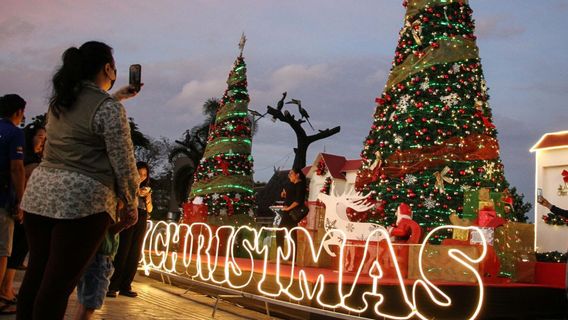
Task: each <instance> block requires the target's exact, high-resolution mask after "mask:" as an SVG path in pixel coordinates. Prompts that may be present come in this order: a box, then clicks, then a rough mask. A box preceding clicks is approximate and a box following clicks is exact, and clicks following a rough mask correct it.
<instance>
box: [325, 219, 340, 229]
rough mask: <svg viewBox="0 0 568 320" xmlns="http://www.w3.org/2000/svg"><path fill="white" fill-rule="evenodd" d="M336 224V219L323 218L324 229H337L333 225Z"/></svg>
mask: <svg viewBox="0 0 568 320" xmlns="http://www.w3.org/2000/svg"><path fill="white" fill-rule="evenodd" d="M336 224H337V220H333V221H331V220H329V218H325V230H332V229H337V227H336V226H335V225H336Z"/></svg>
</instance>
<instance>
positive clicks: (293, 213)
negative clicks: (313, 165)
mask: <svg viewBox="0 0 568 320" xmlns="http://www.w3.org/2000/svg"><path fill="white" fill-rule="evenodd" d="M288 179H289V180H290V181H289V183H288V184H287V185H286V187H285V190H284V191H283V192H282V195H283V196H284V208H283V209H282V212H281V215H282V220H281V222H280V225H279V227H280V228H286V229H288V230H290V229H292V228H294V227H295V226H297V225H298V223H299V222H300V221H301V220H302V219H303V218H304V217H305V216H306V214H307V211H308V210H307V208H306V194H307V190H306V176H305V175H304V173H303V172H302V170H300V169H298V168H294V169H292V170H290V172H289V173H288ZM291 236H292V240H293V241H294V243H296V242H297V241H296V239H297V236H296V232H292V234H291ZM276 244H277V245H278V246H279V247H281V248H284V233H283V232H277V233H276Z"/></svg>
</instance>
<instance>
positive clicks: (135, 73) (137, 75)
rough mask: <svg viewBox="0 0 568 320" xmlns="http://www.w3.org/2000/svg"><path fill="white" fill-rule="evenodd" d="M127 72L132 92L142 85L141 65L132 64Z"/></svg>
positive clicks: (138, 89)
mask: <svg viewBox="0 0 568 320" xmlns="http://www.w3.org/2000/svg"><path fill="white" fill-rule="evenodd" d="M128 73H129V84H130V87H131V90H133V91H134V92H138V91H140V87H141V86H142V66H141V65H139V64H133V65H131V66H130V69H129V72H128Z"/></svg>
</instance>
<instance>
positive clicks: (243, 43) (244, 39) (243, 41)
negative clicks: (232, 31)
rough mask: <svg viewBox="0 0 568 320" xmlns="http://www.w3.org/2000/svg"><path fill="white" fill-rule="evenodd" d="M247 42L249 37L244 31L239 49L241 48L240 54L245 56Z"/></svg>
mask: <svg viewBox="0 0 568 320" xmlns="http://www.w3.org/2000/svg"><path fill="white" fill-rule="evenodd" d="M246 43H247V37H246V36H245V33H244V32H243V34H242V35H241V40H240V41H239V49H241V53H240V56H241V57H242V56H243V50H244V49H245V44H246Z"/></svg>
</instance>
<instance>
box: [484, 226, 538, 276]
mask: <svg viewBox="0 0 568 320" xmlns="http://www.w3.org/2000/svg"><path fill="white" fill-rule="evenodd" d="M493 245H494V247H495V250H496V251H497V255H498V257H499V261H500V263H501V271H500V275H501V276H503V277H507V278H511V280H512V281H515V282H530V281H533V280H534V267H532V266H531V264H530V262H535V261H536V258H535V253H534V225H533V224H528V223H520V222H509V223H507V224H505V225H503V226H502V227H499V228H496V229H495V240H494V242H493ZM531 272H532V275H531Z"/></svg>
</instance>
